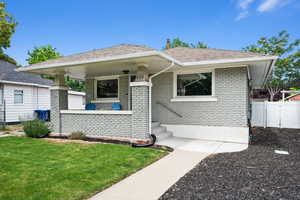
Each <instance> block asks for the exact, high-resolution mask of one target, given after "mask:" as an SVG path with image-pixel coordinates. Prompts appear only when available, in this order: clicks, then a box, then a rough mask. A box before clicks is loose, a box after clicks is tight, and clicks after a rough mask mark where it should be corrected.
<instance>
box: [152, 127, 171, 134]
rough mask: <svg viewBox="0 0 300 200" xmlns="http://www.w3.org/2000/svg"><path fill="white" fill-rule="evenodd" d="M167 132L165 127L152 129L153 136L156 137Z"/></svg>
mask: <svg viewBox="0 0 300 200" xmlns="http://www.w3.org/2000/svg"><path fill="white" fill-rule="evenodd" d="M166 131H167V127H165V126H157V127H154V128H152V134H154V135H156V134H159V133H163V132H166Z"/></svg>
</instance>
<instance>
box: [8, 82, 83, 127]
mask: <svg viewBox="0 0 300 200" xmlns="http://www.w3.org/2000/svg"><path fill="white" fill-rule="evenodd" d="M14 90H23V95H24V96H23V104H14ZM71 93H72V94H69V98H68V101H69V109H84V107H85V106H84V98H85V97H84V96H83V95H80V94H79V93H78V92H77V93H76V92H71ZM3 97H4V99H5V102H6V122H18V121H20V118H21V119H24V118H25V119H26V118H32V117H33V115H34V110H37V109H42V110H49V109H50V99H51V98H50V89H49V88H42V87H35V86H24V85H16V84H4V87H3Z"/></svg>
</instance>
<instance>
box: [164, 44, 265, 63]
mask: <svg viewBox="0 0 300 200" xmlns="http://www.w3.org/2000/svg"><path fill="white" fill-rule="evenodd" d="M163 52H164V53H166V54H168V55H169V56H171V57H173V58H175V59H176V60H178V61H180V62H199V61H209V60H221V59H235V58H251V57H263V56H267V55H263V54H257V53H250V52H244V51H233V50H222V49H209V48H207V49H202V48H189V47H176V48H171V49H166V50H163Z"/></svg>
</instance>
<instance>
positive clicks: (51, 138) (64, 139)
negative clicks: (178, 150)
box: [44, 136, 174, 152]
mask: <svg viewBox="0 0 300 200" xmlns="http://www.w3.org/2000/svg"><path fill="white" fill-rule="evenodd" d="M44 139H46V140H47V139H48V140H49V141H56V142H64V143H68V142H77V143H86V144H88V143H90V144H95V143H108V144H121V145H131V143H130V142H129V141H122V140H114V139H102V138H92V137H85V138H82V139H69V138H68V137H67V136H48V137H46V138H44ZM148 148H152V149H157V150H161V151H166V152H172V151H173V150H174V149H172V148H171V147H167V146H162V145H156V144H155V145H153V146H151V147H148Z"/></svg>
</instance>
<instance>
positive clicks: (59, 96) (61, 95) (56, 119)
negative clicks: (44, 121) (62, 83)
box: [50, 89, 68, 133]
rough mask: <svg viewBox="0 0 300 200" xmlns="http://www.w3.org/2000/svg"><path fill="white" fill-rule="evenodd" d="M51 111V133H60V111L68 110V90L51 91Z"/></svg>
mask: <svg viewBox="0 0 300 200" xmlns="http://www.w3.org/2000/svg"><path fill="white" fill-rule="evenodd" d="M50 94H51V95H50V96H51V111H50V119H51V124H52V126H53V132H55V133H59V132H60V131H61V123H60V114H59V112H60V110H67V109H68V90H59V89H53V90H52V89H51V90H50Z"/></svg>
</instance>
